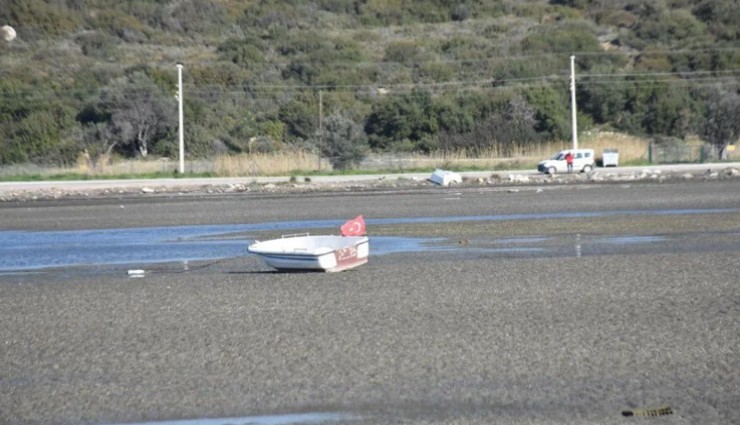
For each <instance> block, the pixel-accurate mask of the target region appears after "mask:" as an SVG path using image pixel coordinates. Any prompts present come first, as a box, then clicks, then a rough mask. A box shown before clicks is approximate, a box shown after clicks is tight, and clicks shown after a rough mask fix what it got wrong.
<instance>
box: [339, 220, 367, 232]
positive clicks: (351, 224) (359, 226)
mask: <svg viewBox="0 0 740 425" xmlns="http://www.w3.org/2000/svg"><path fill="white" fill-rule="evenodd" d="M341 229H342V236H362V235H364V234H365V219H363V218H362V216H361V215H358V216H357V217H355V218H353V219H352V220H349V221H348V222H346V223H344V224H343V225H342V227H341Z"/></svg>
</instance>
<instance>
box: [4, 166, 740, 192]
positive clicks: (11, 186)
mask: <svg viewBox="0 0 740 425" xmlns="http://www.w3.org/2000/svg"><path fill="white" fill-rule="evenodd" d="M728 167H732V168H740V163H738V162H732V163H715V164H712V163H708V164H670V165H654V166H649V167H645V166H639V167H614V168H612V167H609V168H598V169H596V172H597V173H602V174H616V175H619V174H631V173H636V172H640V171H642V170H660V171H662V172H684V171H685V172H694V171H705V170H722V169H725V168H728ZM496 173H497V174H501V175H505V174H520V175H526V176H534V175H538V174H539V173H538V172H537V171H536V170H510V171H496ZM460 174H461V175H463V176H464V177H471V178H479V177H488V176H490V175H491V174H492V172H491V171H471V172H463V173H460ZM429 176H430V174H429V173H387V174H366V175H362V174H361V175H338V176H311V181H313V182H316V183H332V182H337V183H341V182H354V181H357V182H362V181H371V180H377V179H379V178H385V179H387V180H396V179H399V178H408V179H412V178H417V179H427V178H428V177H429ZM289 178H290V177H288V176H275V177H222V178H183V179H174V178H173V179H125V180H77V181H40V182H0V194H2V193H3V192H14V191H26V190H37V189H48V188H55V189H60V190H61V189H63V190H93V189H105V188H132V187H134V188H138V187H146V186H156V187H166V188H176V187H186V186H205V185H229V184H249V183H251V182H256V183H279V182H286V181H288V180H289Z"/></svg>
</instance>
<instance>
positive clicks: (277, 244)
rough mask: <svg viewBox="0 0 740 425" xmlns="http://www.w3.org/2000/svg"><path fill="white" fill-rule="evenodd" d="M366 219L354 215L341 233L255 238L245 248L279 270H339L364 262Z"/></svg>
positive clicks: (366, 250)
mask: <svg viewBox="0 0 740 425" xmlns="http://www.w3.org/2000/svg"><path fill="white" fill-rule="evenodd" d="M364 234H365V222H364V220H363V218H362V216H357V217H356V218H355V219H354V220H350V221H348V222H347V223H345V224H344V225H343V226H342V236H335V235H320V236H310V235H308V234H298V235H286V236H283V237H281V238H280V239H271V240H267V241H261V242H260V241H255V243H253V244H252V245H250V246H249V248H247V250H248V251H249V252H250V253H252V254H257V255H259V256H260V257H262V259H263V260H264V261H265V263H266V264H267V265H268V266H270V267H273V268H275V269H277V270H279V271H319V272H338V271H342V270H347V269H351V268H353V267H357V266H359V265H362V264H365V263H367V260H368V256H369V255H370V240H369V238H368V237H367V236H364Z"/></svg>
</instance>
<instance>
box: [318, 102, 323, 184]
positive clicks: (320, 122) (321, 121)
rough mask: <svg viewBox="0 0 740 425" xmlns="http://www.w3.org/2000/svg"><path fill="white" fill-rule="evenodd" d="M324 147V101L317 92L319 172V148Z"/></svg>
mask: <svg viewBox="0 0 740 425" xmlns="http://www.w3.org/2000/svg"><path fill="white" fill-rule="evenodd" d="M323 146H324V101H323V98H322V93H321V90H319V155H318V156H319V171H321V148H322V147H323Z"/></svg>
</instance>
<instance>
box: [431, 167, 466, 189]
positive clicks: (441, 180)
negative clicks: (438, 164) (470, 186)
mask: <svg viewBox="0 0 740 425" xmlns="http://www.w3.org/2000/svg"><path fill="white" fill-rule="evenodd" d="M429 180H430V181H431V182H432V183H436V184H438V185H441V186H449V185H450V184H452V183H462V176H460V174H458V173H455V172H453V171H447V170H441V169H439V168H437V169H436V170H434V172H433V173H432V177H430V178H429Z"/></svg>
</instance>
